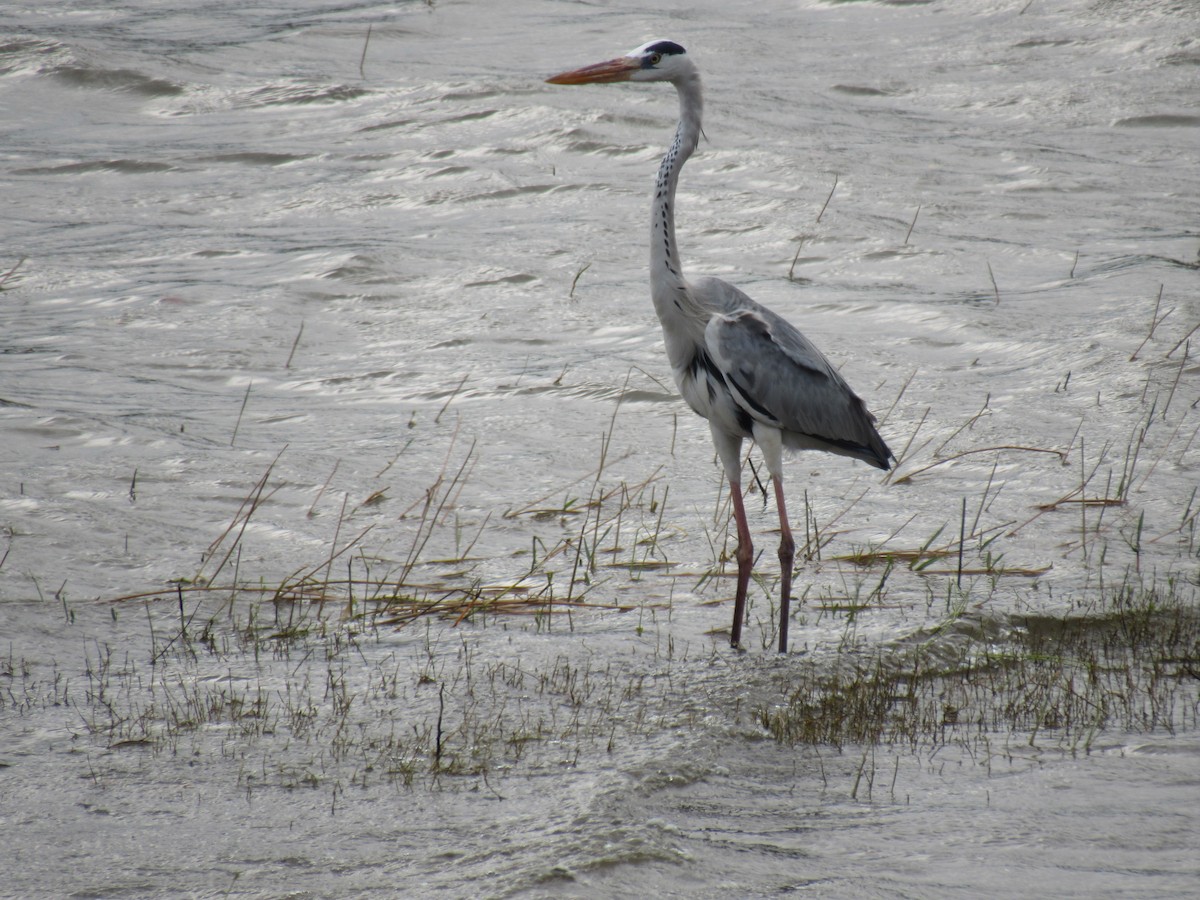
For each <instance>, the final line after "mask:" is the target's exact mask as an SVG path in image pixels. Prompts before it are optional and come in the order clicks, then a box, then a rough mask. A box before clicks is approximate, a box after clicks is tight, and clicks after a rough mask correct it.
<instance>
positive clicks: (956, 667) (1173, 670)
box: [756, 580, 1200, 751]
mask: <svg viewBox="0 0 1200 900" xmlns="http://www.w3.org/2000/svg"><path fill="white" fill-rule="evenodd" d="M785 678H786V680H787V683H786V684H785V685H783V686H782V687H783V694H784V696H785V697H786V701H785V702H784V703H783V704H782V705H779V706H776V707H767V706H761V707H759V708H758V709H757V711H756V714H757V718H758V721H759V723H760V724H761V725H762V726H763V727H764V728H765V729H766V730H767V731H768V732H769V733H770V734H771V736H772V737H774V738H775V739H776V740H778V741H780V742H782V743H785V744H790V745H800V744H805V745H828V746H834V747H838V748H841V747H843V746H844V745H847V744H855V745H908V746H911V747H912V748H914V749H916V748H918V747H929V746H933V747H937V746H940V745H942V744H946V743H952V742H960V743H963V744H964V745H965V744H970V743H971V742H972V740H973V739H974V738H977V737H983V736H987V735H995V734H1008V735H1010V736H1021V737H1022V738H1023V739H1027V740H1028V742H1029V743H1030V744H1031V745H1032V744H1039V743H1041V744H1045V743H1050V744H1053V745H1057V746H1059V747H1060V748H1062V749H1069V750H1071V751H1075V750H1078V749H1082V750H1083V751H1087V750H1089V749H1090V747H1091V744H1092V742H1093V740H1094V738H1095V737H1096V735H1097V734H1098V733H1100V732H1101V731H1102V730H1105V729H1114V728H1116V729H1121V730H1123V731H1125V732H1134V733H1147V732H1153V731H1166V732H1169V733H1174V732H1175V731H1176V730H1177V729H1183V728H1195V727H1197V725H1198V724H1200V607H1198V605H1197V598H1196V591H1195V587H1194V585H1188V584H1185V583H1182V582H1181V581H1178V580H1168V581H1167V582H1165V583H1157V584H1152V585H1146V584H1143V583H1141V582H1136V583H1134V582H1128V583H1126V584H1124V585H1121V586H1120V587H1119V588H1117V589H1114V590H1112V591H1111V592H1110V593H1109V594H1108V595H1107V596H1106V597H1105V598H1104V599H1103V600H1102V601H1100V602H1099V603H1097V604H1095V605H1094V606H1093V607H1091V608H1084V609H1082V610H1078V609H1077V610H1074V611H1072V612H1070V613H1067V614H1064V615H1061V616H1055V615H1050V614H1030V615H1010V616H1006V617H1004V618H1001V619H987V618H984V617H971V616H966V615H964V616H960V617H958V618H956V619H955V620H954V621H953V622H952V623H950V624H948V625H946V626H944V627H941V628H937V629H934V630H932V631H929V632H925V633H918V634H917V635H915V636H914V637H912V638H909V639H907V640H906V641H905V642H904V644H903V645H902V646H891V647H884V648H881V649H879V650H877V651H876V653H875V654H874V655H872V656H870V657H868V658H865V659H864V658H862V657H857V658H856V657H854V656H853V655H849V654H847V655H845V656H844V658H843V660H842V661H840V662H838V663H836V664H834V665H832V666H830V665H828V663H822V662H821V661H817V660H811V661H810V660H805V661H803V662H802V663H801V664H800V665H799V666H797V667H795V668H794V669H792V670H790V671H789V672H788V674H787V675H786V676H785Z"/></svg>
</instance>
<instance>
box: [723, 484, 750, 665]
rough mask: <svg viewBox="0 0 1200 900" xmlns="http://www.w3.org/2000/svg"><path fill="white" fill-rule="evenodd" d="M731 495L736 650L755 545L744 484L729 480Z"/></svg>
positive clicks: (738, 645) (733, 641)
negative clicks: (734, 532)
mask: <svg viewBox="0 0 1200 900" xmlns="http://www.w3.org/2000/svg"><path fill="white" fill-rule="evenodd" d="M729 496H730V498H731V499H732V500H733V517H734V519H735V520H736V521H737V534H738V546H737V564H738V579H737V597H736V598H735V599H734V601H733V630H732V632H731V634H730V638H729V643H730V645H731V646H732V647H733V648H734V649H735V650H736V649H740V647H741V645H742V622H743V621H744V620H745V618H746V591H747V589H748V588H749V586H750V567H751V565H752V563H753V554H754V545H753V544H752V543H751V542H750V523H749V522H747V521H746V506H745V504H744V503H742V485H741V482H738V481H730V482H729Z"/></svg>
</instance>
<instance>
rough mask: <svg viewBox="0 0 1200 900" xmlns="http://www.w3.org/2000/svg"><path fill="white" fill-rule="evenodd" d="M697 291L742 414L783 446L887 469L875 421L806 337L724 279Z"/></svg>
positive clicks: (712, 349)
mask: <svg viewBox="0 0 1200 900" xmlns="http://www.w3.org/2000/svg"><path fill="white" fill-rule="evenodd" d="M694 289H699V291H700V293H702V294H703V296H704V299H706V300H707V301H709V303H710V304H711V305H712V307H713V308H714V314H713V315H712V317H711V318H710V319H709V322H708V325H707V326H706V328H705V333H704V338H705V345H706V347H707V349H708V353H709V355H710V357H711V358H712V360H713V363H714V364H715V365H716V367H717V368H718V369H719V370H720V372H721V374H722V376H723V377H724V379H725V383H726V385H727V386H728V387H729V391H730V394H731V395H732V397H733V399H734V401H735V402H736V403H737V404H738V406H739V407H740V408H741V409H743V410H744V411H745V412H746V413H747V414H749V415H750V416H751V417H752V418H754V419H755V420H756V421H759V422H762V423H763V424H766V425H771V426H773V427H775V428H779V429H780V430H781V431H782V432H783V442H784V445H785V446H788V447H791V448H793V449H814V448H815V449H823V450H829V451H832V452H834V453H840V454H843V455H846V456H853V457H855V458H857V459H862V460H864V461H866V462H869V463H871V464H872V465H875V466H878V467H879V468H888V459H889V458H890V457H891V455H892V453H891V451H890V450H889V449H888V447H887V445H886V444H885V443H884V442H883V439H882V438H881V437H880V436H879V433H878V432H877V431H876V430H875V417H874V416H872V415H871V413H870V412H868V411H867V407H866V404H864V403H863V401H862V399H861V398H860V397H859V396H858V395H857V394H855V393H854V391H853V390H851V388H850V386H849V385H848V384H847V383H846V381H845V379H844V378H842V376H841V375H840V374H839V373H838V371H837V370H836V369H835V368H834V367H833V366H832V364H830V362H829V360H828V359H826V358H825V355H824V354H823V353H821V351H820V350H818V349H817V347H816V346H815V345H814V344H813V343H812V342H811V341H810V340H809V339H808V338H806V337H805V336H804V335H803V334H801V333H800V332H799V331H798V330H797V329H796V328H795V327H794V326H792V325H791V323H789V322H788V321H787V320H786V319H784V318H782V317H781V316H778V315H776V314H775V313H773V312H772V311H771V310H769V309H767V308H766V307H765V306H762V305H761V304H758V303H755V302H754V301H753V300H751V299H750V298H749V297H747V296H746V295H745V294H744V293H742V292H741V291H739V290H737V288H734V287H733V286H731V285H729V284H726V283H725V282H723V281H720V280H718V279H715V278H707V279H703V280H702V281H700V282H698V283H697V285H695V286H694Z"/></svg>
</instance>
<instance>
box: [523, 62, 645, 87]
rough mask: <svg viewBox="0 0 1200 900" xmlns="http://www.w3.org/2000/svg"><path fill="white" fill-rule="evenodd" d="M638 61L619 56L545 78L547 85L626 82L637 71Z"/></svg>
mask: <svg viewBox="0 0 1200 900" xmlns="http://www.w3.org/2000/svg"><path fill="white" fill-rule="evenodd" d="M641 67H642V64H641V62H640V61H638V60H636V59H630V58H629V57H628V56H620V57H617V58H616V59H610V60H608V61H607V62H602V63H596V64H595V65H592V66H584V67H583V68H582V69H574V70H572V71H570V72H560V73H559V74H558V75H555V76H553V77H552V78H547V79H546V83H547V84H608V83H609V82H612V81H628V80H629V79H630V77H631V76H632V75H633V73H634V72H636V71H637V70H638V69H640V68H641Z"/></svg>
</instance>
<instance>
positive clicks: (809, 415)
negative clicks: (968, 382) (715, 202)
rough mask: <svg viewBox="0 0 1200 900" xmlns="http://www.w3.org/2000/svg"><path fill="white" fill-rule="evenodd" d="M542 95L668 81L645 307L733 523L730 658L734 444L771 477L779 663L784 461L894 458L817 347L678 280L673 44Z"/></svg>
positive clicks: (654, 45) (737, 613) (788, 542)
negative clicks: (818, 454)
mask: <svg viewBox="0 0 1200 900" xmlns="http://www.w3.org/2000/svg"><path fill="white" fill-rule="evenodd" d="M546 80H547V81H548V82H549V83H550V84H607V83H611V82H619V81H669V82H670V83H671V84H673V85H675V90H676V91H677V92H678V94H679V124H678V126H677V127H676V129H675V139H674V140H673V141H672V142H671V146H670V148H669V149H668V150H667V152H666V154H665V155H664V156H663V158H662V163H661V165H660V166H659V169H658V177H657V178H656V180H655V182H654V200H653V204H652V209H651V215H650V296H651V298H652V299H653V301H654V310H655V312H657V313H658V318H659V320H660V321H661V322H662V329H663V338H664V339H665V342H666V349H667V356H668V358H669V359H670V362H671V370H672V372H673V373H674V376H675V383H676V385H678V387H679V392H680V394H682V395H683V398H684V400H686V401H687V404H688V406H690V407H691V408H692V409H693V410H695V412H697V413H698V414H699V415H701V416H703V417H704V418H706V419H707V420H708V424H709V427H710V428H711V430H712V437H713V443H714V444H715V445H716V449H717V455H718V456H719V457H720V459H721V464H722V466H723V467H724V469H725V477H726V478H727V479H728V480H729V496H730V498H731V500H732V502H733V515H734V519H735V520H736V523H737V536H738V546H737V565H738V576H737V594H736V597H735V600H734V607H733V628H732V631H731V634H730V643H731V645H732V646H733V647H734V648H740V646H741V639H742V624H743V621H744V619H745V613H746V591H747V588H748V586H749V582H750V572H751V567H752V565H753V553H754V547H753V544H752V542H751V538H750V526H749V524H748V523H747V521H746V508H745V503H744V501H743V498H742V441H743V440H744V439H746V438H749V439H751V440H753V441H754V443H755V444H757V445H758V448H759V451H760V452H761V453H762V457H763V460H764V462H765V463H766V466H767V471H768V472H769V473H770V475H771V482H772V485H773V487H774V491H775V506H776V508H777V509H778V511H779V530H780V533H781V537H780V541H779V564H780V567H781V577H780V595H781V596H780V612H779V652H780V653H786V652H787V643H788V619H789V614H790V608H789V607H790V602H791V589H792V566H793V563H794V561H795V553H796V544H795V540H794V539H793V538H792V530H791V527H790V526H789V525H788V515H787V504H786V503H785V501H784V491H783V450H784V449H785V448H786V449H788V450H824V451H825V452H827V453H835V454H837V455H839V456H848V457H850V458H852V459H860V460H862V461H863V462H865V463H869V464H870V465H872V466H875V467H876V468H879V469H883V470H885V471H886V470H888V469H890V468H891V460H893V459H894V458H895V457H894V454H893V453H892V451H891V450H889V449H888V446H887V444H885V443H884V441H883V438H881V437H880V436H879V432H878V431H876V430H875V417H874V416H873V415H871V413H870V412H868V411H867V407H866V404H864V403H863V401H862V399H861V398H860V397H859V396H858V395H857V394H855V393H854V391H852V390H851V389H850V386H849V385H848V384H846V381H845V379H843V378H842V376H841V375H840V374H839V373H838V371H837V369H835V368H834V367H833V366H832V365H831V364H830V362H829V360H827V359H826V358H825V356H824V355H823V354H822V353H821V351H820V350H818V349H817V348H816V346H815V345H814V344H813V343H812V342H811V341H809V340H808V338H806V337H805V336H804V335H802V334H801V333H800V332H799V331H798V330H797V329H796V328H794V327H793V326H792V325H791V324H790V323H789V322H787V321H786V320H785V319H783V318H782V317H780V316H778V315H776V314H775V313H773V312H771V310H769V309H767V308H766V307H765V306H762V305H761V304H759V303H756V302H754V301H753V300H751V299H750V298H749V297H748V296H746V295H745V294H744V293H742V292H741V291H740V290H738V289H737V288H735V287H734V286H733V285H731V284H728V283H727V282H724V281H722V280H720V279H719V278H711V277H704V278H695V279H687V278H685V277H684V275H683V267H682V265H681V263H680V258H679V248H678V244H676V242H675V188H676V185H677V184H678V183H679V172H680V170H682V169H683V164H684V163H685V162H687V160H688V158H689V157H690V156H691V155H692V151H694V150H695V149H696V144H697V143H698V141H699V139H700V118H701V114H702V112H703V109H704V101H703V98H702V95H701V89H700V73H699V71H698V70H697V68H696V66H695V64H694V63H693V62H692V61H691V59H690V58H689V57H688V55H687V52H686V51H685V50H684V49H683V47H681V46H680V45H679V44H677V43H675V42H674V41H669V40H654V41H649V42H647V43H645V44H643V45H642V46H640V47H638V48H637V49H636V50H632V51H630V52H629V53H627V54H626V55H625V56H620V57H617V58H616V59H611V60H608V61H606V62H601V63H596V64H595V65H590V66H585V67H583V68H582V69H573V70H571V71H569V72H562V73H560V74H558V75H555V76H554V77H552V78H548V79H546Z"/></svg>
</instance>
